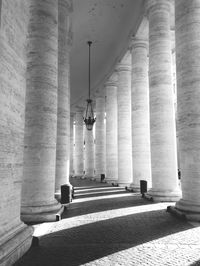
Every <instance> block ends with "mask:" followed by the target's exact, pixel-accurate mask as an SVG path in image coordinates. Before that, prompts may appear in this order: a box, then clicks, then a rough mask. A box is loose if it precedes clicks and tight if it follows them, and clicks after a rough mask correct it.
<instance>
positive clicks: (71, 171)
mask: <svg viewBox="0 0 200 266" xmlns="http://www.w3.org/2000/svg"><path fill="white" fill-rule="evenodd" d="M74 116H75V115H74V113H71V114H70V175H73V174H74Z"/></svg>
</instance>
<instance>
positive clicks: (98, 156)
mask: <svg viewBox="0 0 200 266" xmlns="http://www.w3.org/2000/svg"><path fill="white" fill-rule="evenodd" d="M95 114H96V122H95V157H94V158H95V162H94V165H95V178H96V179H97V180H100V177H101V174H105V169H106V160H105V127H106V124H105V97H104V96H98V97H96V110H95Z"/></svg>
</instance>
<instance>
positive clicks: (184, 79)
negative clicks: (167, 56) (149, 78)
mask: <svg viewBox="0 0 200 266" xmlns="http://www.w3.org/2000/svg"><path fill="white" fill-rule="evenodd" d="M199 12H200V1H199V0H195V1H186V0H176V1H175V33H176V67H177V68H176V69H177V72H176V74H177V112H178V136H179V149H180V169H181V186H182V199H181V200H180V201H178V202H177V203H176V210H178V211H179V212H181V213H182V214H185V215H186V217H187V218H188V219H189V220H197V221H200V193H199V191H200V164H199V158H200V123H199V121H200V106H199V102H200V91H199V87H200V78H199V77H200V60H199V55H200V28H199V26H198V25H199V23H200V16H199Z"/></svg>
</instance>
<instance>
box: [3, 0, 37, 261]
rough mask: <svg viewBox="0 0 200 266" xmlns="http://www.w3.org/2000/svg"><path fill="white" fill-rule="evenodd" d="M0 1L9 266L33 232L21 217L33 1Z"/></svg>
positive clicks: (25, 247) (6, 253) (5, 253)
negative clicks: (30, 23) (29, 25)
mask: <svg viewBox="0 0 200 266" xmlns="http://www.w3.org/2000/svg"><path fill="white" fill-rule="evenodd" d="M0 5H1V9H0V17H1V27H0V45H1V49H0V58H1V64H0V95H1V97H0V106H1V112H0V136H1V141H0V193H1V201H0V213H1V215H0V265H2V266H5V265H11V264H13V263H14V262H15V261H16V260H18V259H19V258H20V257H21V256H22V255H23V254H24V253H25V252H26V251H27V250H28V249H29V247H30V245H31V240H32V232H33V230H32V228H31V227H28V226H27V225H25V224H24V223H23V222H21V220H20V206H21V186H22V175H23V141H24V115H25V114H24V109H25V93H26V78H25V75H26V44H27V43H26V36H27V30H28V19H29V3H28V1H23V0H10V1H1V2H0Z"/></svg>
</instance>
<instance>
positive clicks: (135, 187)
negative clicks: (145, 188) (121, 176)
mask: <svg viewBox="0 0 200 266" xmlns="http://www.w3.org/2000/svg"><path fill="white" fill-rule="evenodd" d="M128 189H129V190H131V191H132V192H140V186H139V185H136V184H134V183H132V184H130V186H129V187H128Z"/></svg>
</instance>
